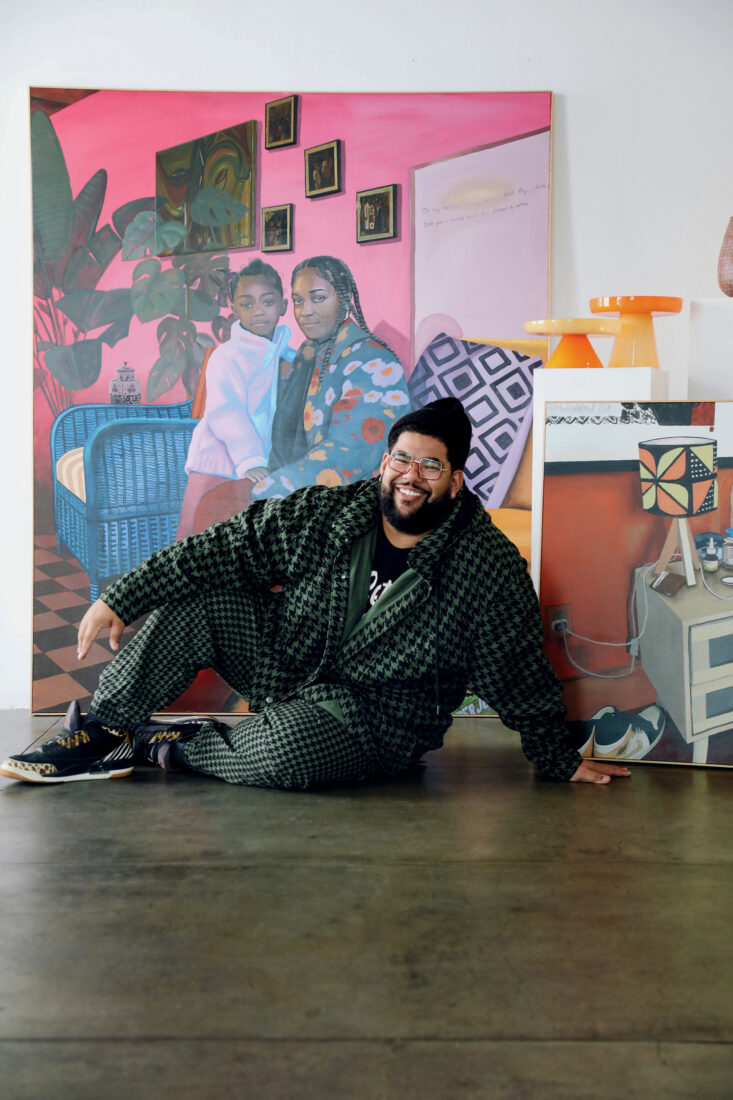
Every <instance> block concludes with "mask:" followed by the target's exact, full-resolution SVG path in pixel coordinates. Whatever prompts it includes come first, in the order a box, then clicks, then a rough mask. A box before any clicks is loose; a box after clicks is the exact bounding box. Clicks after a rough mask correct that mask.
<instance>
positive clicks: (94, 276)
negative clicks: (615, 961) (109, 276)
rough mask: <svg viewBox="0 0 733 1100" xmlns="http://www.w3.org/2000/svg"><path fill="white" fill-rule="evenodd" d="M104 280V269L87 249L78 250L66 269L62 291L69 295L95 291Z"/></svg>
mask: <svg viewBox="0 0 733 1100" xmlns="http://www.w3.org/2000/svg"><path fill="white" fill-rule="evenodd" d="M101 278H102V267H101V265H100V264H98V263H97V261H96V260H95V259H94V257H93V256H90V255H89V252H88V250H87V249H86V248H76V249H74V251H73V252H72V254H71V256H70V257H69V259H68V261H67V263H66V267H65V269H64V277H63V282H62V290H64V291H65V292H66V293H67V294H71V293H72V291H78V290H84V291H89V290H94V289H95V288H96V286H97V283H98V282H99V280H100V279H101Z"/></svg>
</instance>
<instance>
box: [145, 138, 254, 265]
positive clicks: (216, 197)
mask: <svg viewBox="0 0 733 1100" xmlns="http://www.w3.org/2000/svg"><path fill="white" fill-rule="evenodd" d="M256 172H257V123H256V122H243V123H241V124H240V125H238V126H229V127H228V128H227V129H225V130H217V131H216V132H214V133H212V134H206V136H205V137H200V138H196V139H195V140H194V141H185V142H183V143H182V144H180V145H174V146H172V147H171V148H169V149H161V150H160V151H159V152H157V153H156V154H155V191H156V216H155V251H156V254H157V255H158V256H171V255H177V254H181V253H191V252H214V251H217V250H219V249H222V248H249V247H251V246H252V245H253V244H254V243H255V196H256V194H257V189H256Z"/></svg>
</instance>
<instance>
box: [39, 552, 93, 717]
mask: <svg viewBox="0 0 733 1100" xmlns="http://www.w3.org/2000/svg"><path fill="white" fill-rule="evenodd" d="M88 607H89V578H88V576H87V575H86V573H85V572H84V571H83V569H82V568H81V566H80V565H79V563H78V561H77V560H76V558H73V557H71V555H70V554H69V553H68V552H66V551H63V552H62V553H61V554H59V553H58V551H57V549H56V538H55V536H54V535H36V537H35V549H34V573H33V704H32V708H33V711H34V712H35V713H36V714H59V713H63V712H64V711H65V710H66V707H67V706H68V704H69V703H70V701H71V700H72V699H79V701H80V703H81V706H82V710H86V709H87V707H86V705H85V704H87V703H88V702H89V699H90V698H91V695H92V692H93V691H94V688H95V687H96V685H97V680H98V679H99V674H100V672H101V671H102V669H103V668H104V666H105V665H106V664H107V662H108V661H110V660H111V659H112V656H113V654H112V653H111V651H110V650H109V649H105V648H104V646H103V645H99V644H97V643H96V642H95V643H94V645H93V646H92V648H91V652H90V653H89V656H88V657H87V658H86V660H85V661H84V663H83V664H80V663H79V661H78V660H77V657H76V632H77V629H78V627H79V623H80V622H81V619H82V616H83V615H84V612H85V611H86V610H87V608H88Z"/></svg>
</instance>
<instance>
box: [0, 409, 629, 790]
mask: <svg viewBox="0 0 733 1100" xmlns="http://www.w3.org/2000/svg"><path fill="white" fill-rule="evenodd" d="M387 445H388V452H387V453H386V454H385V455H384V457H383V458H382V462H381V466H380V470H379V477H378V478H373V479H371V480H368V481H360V482H356V483H353V484H350V485H346V486H337V487H325V486H320V485H317V486H312V487H309V488H305V489H301V490H298V491H297V492H294V493H293V494H291V495H290V496H289V497H287V498H285V499H270V500H263V501H260V502H257V503H255V504H253V505H251V507H249V508H248V509H247V510H246V511H245V512H242V513H240V514H239V515H237V516H234V517H233V518H232V519H230V520H227V521H226V522H224V523H219V524H217V525H215V526H214V527H210V528H208V529H207V530H206V531H203V532H202V533H201V534H198V535H192V536H190V537H189V538H187V539H184V540H183V541H182V542H178V543H175V544H174V545H172V546H167V547H165V548H164V549H162V550H159V551H158V552H157V553H155V554H153V555H152V556H151V557H150V558H148V560H147V561H145V562H143V564H142V565H140V566H138V567H137V568H136V569H133V570H132V571H131V572H130V573H127V574H126V575H125V576H124V577H121V578H120V580H118V581H116V582H115V583H114V584H112V585H111V586H110V587H109V588H107V589H106V590H105V591H104V592H103V594H102V597H101V598H100V599H99V600H97V601H96V602H95V603H94V604H93V605H92V607H91V608H90V609H89V611H87V613H86V615H85V616H84V619H83V620H82V623H81V626H80V628H79V657H80V659H82V658H83V657H84V656H85V655H86V654H87V652H88V651H89V647H90V646H91V644H92V642H93V640H94V639H95V638H96V637H97V635H98V634H99V633H100V631H102V630H104V629H107V628H108V629H109V630H110V645H111V647H112V649H114V650H117V649H119V640H120V636H121V634H122V631H123V629H124V627H125V624H127V623H131V622H134V621H135V620H136V619H138V618H139V617H140V616H141V615H144V614H146V613H147V612H152V614H151V615H150V617H149V618H148V620H147V622H146V623H145V625H144V626H143V627H142V629H141V630H140V631H139V633H138V634H136V635H135V637H134V638H133V639H132V640H131V641H130V642H129V643H128V644H127V645H126V646H125V647H124V648H123V649H122V650H121V651H120V652H119V654H118V655H117V657H116V658H115V659H114V660H113V661H112V662H111V663H110V664H109V665H108V666H107V668H106V669H105V670H104V672H103V673H102V675H101V677H100V680H99V685H98V688H97V691H96V692H95V694H94V697H93V699H92V703H91V710H90V712H89V714H88V716H87V717H86V718H82V717H81V715H80V714H79V713H78V708H76V709H74V708H73V707H72V708H70V713H69V715H68V716H67V723H66V726H67V728H65V730H64V733H63V734H62V735H61V736H60V737H57V738H54V739H53V740H51V741H48V742H46V744H44V745H43V746H42V747H41V748H40V749H37V750H35V751H30V752H25V753H20V754H18V755H15V756H10V757H8V759H6V760H5V761H4V762H3V764H2V767H0V772H1V773H2V774H3V775H6V776H10V777H11V778H14V779H22V780H26V781H28V782H34V783H63V782H67V781H70V780H76V779H96V778H114V777H116V776H123V775H129V774H130V773H131V772H132V770H133V764H134V762H135V760H138V759H139V760H148V761H152V762H155V763H159V764H161V765H162V766H163V767H165V768H166V770H168V771H178V770H185V769H191V770H193V771H197V772H203V773H205V774H207V775H213V776H217V777H219V778H220V779H225V780H227V782H230V783H241V784H247V785H253V786H264V787H279V788H288V789H303V788H306V787H310V786H311V785H313V784H317V783H324V782H337V781H346V780H356V779H364V778H366V777H367V776H369V775H373V774H377V773H382V774H384V773H388V774H393V775H396V774H399V773H400V772H402V771H404V770H405V769H406V768H408V767H409V766H410V764H411V763H413V762H414V761H415V760H417V759H418V758H419V757H420V756H421V754H422V753H424V752H427V751H429V750H431V749H437V748H439V747H440V746H441V745H442V743H443V737H444V735H445V732H446V730H447V729H448V727H449V726H450V724H451V720H452V718H451V716H452V713H453V711H454V710H455V709H456V708H457V707H458V706H460V704H461V700H462V699H463V698H464V695H465V692H466V690H467V689H468V690H470V691H472V692H475V693H476V694H477V695H479V696H480V697H481V698H482V699H485V700H486V701H487V702H489V703H490V704H491V705H492V706H493V707H494V708H495V709H496V711H497V713H498V714H499V717H500V718H501V719H502V721H503V722H504V723H505V725H507V726H509V727H510V728H511V729H515V730H518V731H519V733H520V735H521V740H522V748H523V750H524V752H525V755H526V756H527V757H528V759H529V760H531V761H532V762H533V763H534V764H536V766H537V767H538V768H539V769H540V770H541V771H542V772H544V773H545V774H546V775H548V776H550V777H553V778H555V779H569V780H576V781H585V782H592V783H607V782H609V780H610V778H611V776H613V775H628V774H629V772H628V770H627V769H626V768H622V767H618V766H616V765H612V764H599V763H593V762H592V761H587V760H585V761H584V760H583V759H582V757H581V756H580V754H579V753H578V752H577V751H576V749H574V748H573V746H572V744H571V742H570V740H569V737H568V734H567V730H566V727H565V707H564V706H563V704H562V702H561V687H560V684H559V682H558V680H557V677H556V676H555V674H554V672H553V670H552V668H551V666H550V665H549V663H548V661H547V660H546V658H545V657H544V655H543V653H542V627H541V620H540V615H539V609H538V604H537V599H536V596H535V593H534V589H533V587H532V583H531V580H530V577H529V574H528V572H527V568H526V563H525V562H524V560H523V559H522V558H521V557H520V555H519V553H518V551H517V550H516V548H515V547H514V545H513V544H512V543H511V542H509V540H508V539H507V538H506V537H505V536H504V535H503V534H502V533H501V532H500V531H499V530H498V528H496V527H495V526H494V525H493V524H492V523H491V520H490V519H489V517H488V516H487V515H486V513H485V512H484V511H483V509H482V508H481V507H480V505H479V503H478V501H477V499H476V497H475V496H474V495H473V494H472V493H471V492H469V490H468V489H467V488H466V487H465V486H464V484H463V467H464V464H465V462H466V459H467V457H468V453H469V450H470V446H471V425H470V421H469V419H468V417H467V415H466V413H465V410H464V409H463V406H462V405H461V404H460V402H459V401H456V400H455V399H454V398H444V399H442V400H439V401H434V402H432V403H431V404H429V405H426V406H425V407H424V408H422V409H417V410H415V411H414V412H410V413H408V414H407V415H406V416H404V417H402V418H401V419H400V420H398V421H396V422H395V424H393V426H392V428H391V430H390V432H389V437H388V441H387ZM202 668H213V669H215V671H216V672H217V673H218V674H219V675H220V676H221V677H222V678H223V679H224V680H225V681H226V682H227V683H228V684H229V685H230V686H231V687H232V688H234V690H235V691H237V692H238V693H239V694H240V695H242V696H243V697H244V698H245V699H247V700H248V701H249V703H250V705H251V707H252V709H253V710H255V711H256V712H257V714H256V716H255V717H251V716H250V717H246V718H244V719H242V720H240V721H239V722H238V723H237V724H236V725H234V726H228V725H225V724H224V723H221V722H217V721H214V720H211V719H196V720H191V721H189V720H185V721H182V722H171V723H169V724H162V723H155V722H150V715H151V714H153V713H154V712H155V711H158V710H160V709H161V708H163V707H165V706H167V705H168V704H170V703H172V702H173V701H174V700H175V699H176V698H177V697H178V696H179V695H180V694H181V693H182V692H183V691H184V690H185V689H186V688H187V687H188V686H189V684H190V683H191V682H192V681H193V679H194V677H195V676H196V674H197V672H198V671H199V670H200V669H202Z"/></svg>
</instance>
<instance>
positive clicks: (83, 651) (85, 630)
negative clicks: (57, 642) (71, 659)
mask: <svg viewBox="0 0 733 1100" xmlns="http://www.w3.org/2000/svg"><path fill="white" fill-rule="evenodd" d="M107 627H109V645H110V649H114V650H118V649H119V648H120V638H121V637H122V631H123V630H124V629H125V624H124V623H123V621H122V619H121V618H120V617H119V615H115V613H114V611H113V610H112V608H111V607H107V604H106V603H104V602H103V600H96V601H95V602H94V603H93V604H92V606H91V607H90V608H89V610H88V611H87V613H86V615H85V616H84V618H83V619H82V621H81V623H80V624H79V636H78V643H77V651H76V652H77V657H78V658H79V660H80V661H82V660H83V659H84V658H85V657H86V655H87V653H88V652H89V649H90V647H91V644H92V642H93V641H94V639H95V638H96V637H97V635H98V634H99V632H100V630H104V629H105V628H107Z"/></svg>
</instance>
